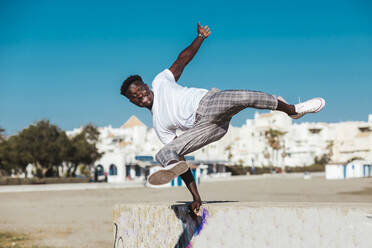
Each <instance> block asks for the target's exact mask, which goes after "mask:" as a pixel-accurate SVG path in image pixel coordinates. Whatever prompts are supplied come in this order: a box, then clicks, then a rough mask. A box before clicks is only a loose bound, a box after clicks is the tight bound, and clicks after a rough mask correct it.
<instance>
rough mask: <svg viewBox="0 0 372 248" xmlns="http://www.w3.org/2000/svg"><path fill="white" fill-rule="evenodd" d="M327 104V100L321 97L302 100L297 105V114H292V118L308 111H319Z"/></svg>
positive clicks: (296, 117)
mask: <svg viewBox="0 0 372 248" xmlns="http://www.w3.org/2000/svg"><path fill="white" fill-rule="evenodd" d="M324 106H325V100H324V99H323V98H320V97H316V98H313V99H310V100H308V101H306V102H300V103H298V104H296V105H295V110H296V113H297V114H295V115H290V116H289V117H291V118H292V119H299V118H301V117H302V116H304V115H305V114H308V113H317V112H319V111H320V110H322V109H323V108H324Z"/></svg>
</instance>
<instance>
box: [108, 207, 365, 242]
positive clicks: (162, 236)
mask: <svg viewBox="0 0 372 248" xmlns="http://www.w3.org/2000/svg"><path fill="white" fill-rule="evenodd" d="M371 244H372V205H371V204H364V205H363V204H358V205H357V206H355V205H354V206H351V205H350V204H349V205H347V204H332V205H330V204H328V205H327V204H317V203H315V204H311V203H309V204H302V205H301V204H296V203H282V204H274V203H239V202H224V203H221V202H209V203H205V204H204V205H203V207H202V208H201V211H200V213H199V214H198V215H194V214H192V213H190V211H189V210H188V207H187V206H186V205H185V204H169V203H151V204H123V205H117V206H115V209H114V247H116V248H123V247H196V248H197V247H202V248H205V247H214V248H216V247H327V248H329V247H337V248H339V247H348V248H351V247H359V248H360V247H366V248H367V247H371Z"/></svg>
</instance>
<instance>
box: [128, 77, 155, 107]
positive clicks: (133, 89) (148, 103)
mask: <svg viewBox="0 0 372 248" xmlns="http://www.w3.org/2000/svg"><path fill="white" fill-rule="evenodd" d="M125 95H126V97H127V98H128V99H129V101H131V102H132V103H134V104H135V105H137V106H138V107H146V108H150V109H151V107H152V101H153V99H154V95H153V93H152V91H151V90H150V89H149V87H148V86H147V84H144V83H143V82H140V81H135V82H133V83H132V84H131V85H130V86H129V87H128V90H127V92H126V94H125Z"/></svg>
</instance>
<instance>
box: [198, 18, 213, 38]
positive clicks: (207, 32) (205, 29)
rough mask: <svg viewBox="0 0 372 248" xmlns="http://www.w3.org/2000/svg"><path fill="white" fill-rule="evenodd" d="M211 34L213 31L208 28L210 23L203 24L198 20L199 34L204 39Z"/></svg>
mask: <svg viewBox="0 0 372 248" xmlns="http://www.w3.org/2000/svg"><path fill="white" fill-rule="evenodd" d="M210 34H211V31H210V30H209V28H208V25H206V26H204V27H203V26H201V25H200V22H198V35H199V36H202V37H203V39H205V38H207V37H208V36H209V35H210Z"/></svg>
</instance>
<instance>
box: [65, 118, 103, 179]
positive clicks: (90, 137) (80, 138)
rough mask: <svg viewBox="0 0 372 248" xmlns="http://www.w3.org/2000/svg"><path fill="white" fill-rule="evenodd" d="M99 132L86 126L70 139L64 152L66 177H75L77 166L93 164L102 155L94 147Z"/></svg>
mask: <svg viewBox="0 0 372 248" xmlns="http://www.w3.org/2000/svg"><path fill="white" fill-rule="evenodd" d="M98 138H99V131H98V130H97V128H96V127H95V126H94V125H92V124H88V125H86V126H85V127H84V128H83V130H82V131H81V133H79V134H77V135H75V136H74V137H72V138H71V139H70V143H69V145H68V149H67V150H66V156H65V162H66V163H67V176H75V175H76V170H77V168H78V166H79V165H82V166H83V168H82V170H84V167H86V166H89V165H91V164H93V163H94V162H95V161H96V160H97V159H99V158H100V157H101V156H102V155H103V153H99V152H98V149H97V147H96V144H97V141H98Z"/></svg>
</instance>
